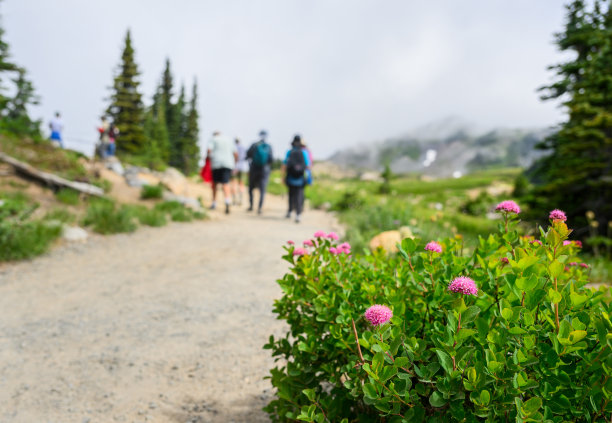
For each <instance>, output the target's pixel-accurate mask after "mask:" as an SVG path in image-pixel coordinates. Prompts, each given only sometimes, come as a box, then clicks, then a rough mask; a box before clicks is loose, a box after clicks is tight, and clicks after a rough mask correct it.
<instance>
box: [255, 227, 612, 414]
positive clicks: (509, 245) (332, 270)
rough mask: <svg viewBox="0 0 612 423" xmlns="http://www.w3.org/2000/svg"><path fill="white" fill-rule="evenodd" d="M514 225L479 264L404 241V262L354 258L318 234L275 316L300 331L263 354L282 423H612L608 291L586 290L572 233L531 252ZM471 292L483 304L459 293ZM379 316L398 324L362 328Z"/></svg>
mask: <svg viewBox="0 0 612 423" xmlns="http://www.w3.org/2000/svg"><path fill="white" fill-rule="evenodd" d="M504 217H505V219H504V220H503V221H502V222H501V223H500V224H499V233H498V234H490V235H489V236H487V237H481V238H480V239H479V242H478V245H477V247H476V248H475V250H474V251H473V252H472V253H470V254H469V255H465V254H464V251H465V250H464V249H463V248H462V247H461V241H460V239H458V238H457V239H447V240H445V241H443V242H442V243H441V246H442V249H443V250H442V252H440V253H437V252H433V251H427V250H426V249H425V244H424V242H422V241H420V240H411V239H405V240H404V241H403V242H402V245H401V249H400V253H399V254H398V255H397V256H392V257H389V256H386V255H384V254H383V252H382V251H381V250H378V251H375V252H374V253H372V254H371V255H368V256H365V257H356V256H352V255H350V253H348V252H347V251H346V249H340V248H339V246H336V245H334V242H333V241H332V240H330V239H329V238H330V237H331V236H328V237H326V236H325V235H324V234H320V233H319V234H315V238H314V239H313V240H307V241H306V243H311V244H313V247H305V248H304V249H303V248H297V247H296V246H293V245H291V246H288V247H287V248H286V250H287V254H286V255H285V256H284V257H283V258H284V259H285V260H287V261H288V262H289V263H291V268H290V270H289V272H288V273H287V274H286V275H285V276H284V277H283V278H282V279H280V280H279V284H280V286H281V288H282V290H283V296H282V298H281V299H279V300H277V301H276V302H275V305H274V312H275V313H276V314H277V316H278V318H279V319H283V320H285V321H286V322H287V323H288V325H289V331H288V332H287V333H286V334H285V335H284V336H281V337H274V336H270V340H269V342H268V343H267V344H266V345H265V347H264V348H267V349H270V350H271V352H272V355H273V356H274V357H275V359H276V361H277V365H276V366H275V367H274V368H273V369H271V375H270V379H271V382H272V384H273V386H274V387H275V388H276V390H277V398H275V399H274V400H272V401H271V402H270V403H269V404H268V405H267V406H266V408H265V410H266V411H267V412H268V413H269V414H270V417H271V419H272V421H275V422H285V421H296V420H297V421H308V422H347V423H348V422H380V421H384V422H422V421H427V422H453V421H455V422H477V421H489V422H494V421H516V422H527V421H534V422H535V421H540V422H566V421H589V422H596V421H601V422H603V421H606V419H607V418H609V416H610V413H612V402H610V399H611V398H612V379H610V375H611V374H612V352H611V346H612V335H611V329H612V322H611V321H610V313H611V312H612V310H611V307H610V303H609V295H606V293H608V294H609V288H607V290H606V289H605V288H600V290H598V291H595V290H592V289H590V288H588V287H586V286H585V285H586V284H587V282H588V280H587V276H588V272H589V269H588V268H586V267H585V265H584V264H583V263H580V260H579V258H578V257H577V255H576V254H577V253H578V250H579V247H578V245H577V244H575V243H570V242H567V241H566V239H567V237H568V235H569V233H570V232H571V231H570V230H569V229H567V226H566V225H565V223H564V222H562V221H560V220H557V221H552V223H551V226H550V227H549V228H548V229H547V230H542V229H541V230H540V239H539V240H533V239H528V238H521V237H520V236H519V234H518V232H517V231H516V221H515V220H513V219H512V218H511V216H508V215H504ZM330 235H331V234H330ZM331 238H333V237H331ZM564 241H565V242H564ZM428 249H431V248H429V247H428ZM458 277H464V278H469V279H459V280H458V281H457V280H456V279H457V278H458ZM469 281H473V283H474V284H475V287H477V294H476V295H470V293H474V291H473V290H470V289H464V291H463V292H465V293H461V292H459V293H457V292H453V291H451V290H449V287H453V288H455V287H459V288H460V287H461V286H463V287H464V288H465V285H461V284H462V283H465V284H467V285H468V288H469V284H470V283H471V282H469ZM468 282H469V283H468ZM475 287H472V288H475ZM375 304H381V305H385V306H387V307H389V308H390V309H391V310H392V312H393V317H392V318H391V319H390V321H389V322H388V323H384V324H380V325H377V326H373V325H372V324H370V322H368V320H367V319H366V318H365V317H364V313H365V312H366V310H367V309H368V308H370V307H371V306H373V305H375ZM377 323H382V322H380V321H379V322H377Z"/></svg>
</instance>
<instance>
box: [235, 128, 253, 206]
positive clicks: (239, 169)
mask: <svg viewBox="0 0 612 423" xmlns="http://www.w3.org/2000/svg"><path fill="white" fill-rule="evenodd" d="M235 142H236V152H237V153H238V161H237V162H236V167H234V171H233V173H232V202H233V204H234V205H238V206H241V205H242V196H243V194H244V192H245V191H246V189H245V186H244V176H245V175H246V174H247V172H248V171H249V162H248V161H247V157H246V148H244V146H243V145H242V144H240V140H239V139H238V138H236V141H235Z"/></svg>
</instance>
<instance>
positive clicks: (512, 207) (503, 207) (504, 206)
mask: <svg viewBox="0 0 612 423" xmlns="http://www.w3.org/2000/svg"><path fill="white" fill-rule="evenodd" d="M495 211H501V212H506V213H516V214H519V213H520V212H521V208H520V207H519V206H518V204H516V203H515V202H514V201H512V200H506V201H502V202H501V203H499V204H498V205H497V207H495Z"/></svg>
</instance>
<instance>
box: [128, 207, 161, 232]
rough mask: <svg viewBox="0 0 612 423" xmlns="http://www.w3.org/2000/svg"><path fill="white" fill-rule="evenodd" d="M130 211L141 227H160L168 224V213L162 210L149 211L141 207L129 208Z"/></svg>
mask: <svg viewBox="0 0 612 423" xmlns="http://www.w3.org/2000/svg"><path fill="white" fill-rule="evenodd" d="M129 209H130V211H131V213H132V214H133V215H134V216H135V217H136V219H138V221H139V222H140V224H141V225H146V226H153V227H160V226H165V225H166V224H167V223H168V219H166V213H164V212H162V211H160V210H156V209H149V208H147V207H145V206H141V205H135V206H129Z"/></svg>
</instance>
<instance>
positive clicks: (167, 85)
mask: <svg viewBox="0 0 612 423" xmlns="http://www.w3.org/2000/svg"><path fill="white" fill-rule="evenodd" d="M173 88H174V82H173V77H172V72H171V71H170V59H168V58H166V67H165V68H164V72H163V74H162V81H161V85H160V92H159V96H160V101H161V102H162V103H163V106H164V110H165V113H166V116H165V120H166V125H168V127H170V126H172V117H173V116H172V114H173V112H172V107H173V103H172V101H173V97H174V93H173V91H172V89H173Z"/></svg>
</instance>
